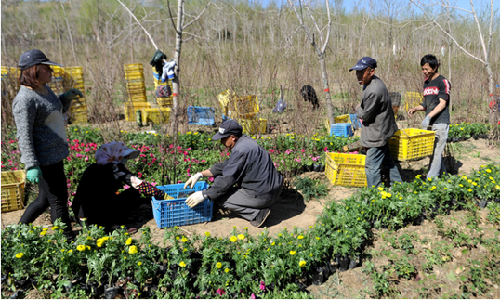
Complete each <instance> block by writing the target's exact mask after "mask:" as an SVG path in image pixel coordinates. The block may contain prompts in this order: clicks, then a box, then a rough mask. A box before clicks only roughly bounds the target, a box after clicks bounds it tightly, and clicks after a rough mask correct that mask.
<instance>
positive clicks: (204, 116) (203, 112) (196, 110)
mask: <svg viewBox="0 0 500 300" xmlns="http://www.w3.org/2000/svg"><path fill="white" fill-rule="evenodd" d="M187 112H188V119H189V124H198V125H214V124H215V111H214V109H213V108H211V107H199V106H189V107H188V110H187Z"/></svg>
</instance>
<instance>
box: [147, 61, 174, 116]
mask: <svg viewBox="0 0 500 300" xmlns="http://www.w3.org/2000/svg"><path fill="white" fill-rule="evenodd" d="M152 69H153V82H154V84H155V91H156V88H157V87H158V86H159V85H168V86H170V90H171V91H172V93H173V91H174V89H173V87H172V80H171V79H168V80H167V81H166V82H162V81H161V78H160V74H158V72H156V70H155V67H152ZM155 96H156V93H155ZM156 103H158V106H159V107H161V108H171V107H172V106H173V105H174V97H173V95H172V96H170V97H166V98H156Z"/></svg>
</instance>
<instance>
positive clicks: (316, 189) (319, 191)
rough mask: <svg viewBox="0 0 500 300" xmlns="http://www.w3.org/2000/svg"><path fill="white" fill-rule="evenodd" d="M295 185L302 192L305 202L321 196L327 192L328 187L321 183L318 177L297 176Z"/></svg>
mask: <svg viewBox="0 0 500 300" xmlns="http://www.w3.org/2000/svg"><path fill="white" fill-rule="evenodd" d="M295 187H296V188H297V190H300V191H301V192H302V195H304V200H305V201H306V202H307V201H309V199H310V198H311V197H312V198H321V197H324V196H326V195H327V194H328V187H327V186H326V185H325V184H324V183H321V181H320V180H319V179H311V178H309V177H307V176H306V177H298V178H297V179H296V180H295Z"/></svg>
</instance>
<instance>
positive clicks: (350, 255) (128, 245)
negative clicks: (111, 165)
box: [1, 165, 500, 298]
mask: <svg viewBox="0 0 500 300" xmlns="http://www.w3.org/2000/svg"><path fill="white" fill-rule="evenodd" d="M499 181H500V166H494V165H487V166H481V167H480V169H479V170H478V171H474V172H472V174H470V175H469V176H445V177H444V178H441V179H433V180H424V179H421V178H417V179H416V180H415V181H414V182H411V183H402V184H398V185H395V186H393V187H392V189H391V190H390V191H389V190H385V189H382V188H378V189H376V188H364V189H360V190H359V192H358V193H356V194H355V195H353V196H351V197H349V198H347V199H345V200H343V201H342V202H341V203H335V202H332V203H330V205H329V206H328V207H327V208H326V209H325V210H324V212H323V214H322V215H321V216H320V217H319V219H318V221H317V223H316V225H314V226H311V227H310V228H309V229H308V230H303V229H300V228H292V229H291V230H288V229H287V228H284V229H283V230H282V231H281V232H280V233H279V234H278V235H277V236H270V235H269V233H268V232H267V231H266V230H264V231H263V232H262V233H261V234H260V235H258V236H250V235H248V232H247V230H246V229H243V230H242V231H239V230H237V229H236V228H233V230H232V232H231V235H230V237H229V238H215V237H212V236H211V235H210V233H209V232H205V233H204V234H203V235H201V236H199V235H193V236H191V237H189V238H188V237H186V236H185V235H183V233H182V232H181V231H180V230H179V229H177V228H174V229H171V230H165V239H164V242H163V244H162V245H160V244H154V243H152V242H151V232H150V229H149V228H144V229H141V234H140V239H139V240H135V239H131V238H130V237H129V236H128V235H127V233H126V232H125V231H124V230H123V231H114V232H113V233H112V234H110V235H105V233H104V231H103V229H102V228H97V227H94V226H92V227H90V228H84V230H83V232H82V233H81V234H80V235H79V236H78V238H77V240H76V242H75V243H74V244H68V243H66V242H65V241H64V237H63V235H62V231H61V230H60V228H58V226H60V225H59V223H57V226H56V227H54V228H52V229H41V228H36V227H34V226H26V225H14V226H10V227H8V228H6V229H5V230H2V258H1V259H2V278H3V279H2V281H3V282H5V284H2V289H3V290H4V291H6V290H8V289H11V290H12V291H15V290H27V289H29V288H31V287H32V286H34V287H36V288H37V289H39V290H43V289H50V290H51V291H52V294H51V295H50V297H52V298H61V297H69V298H83V297H106V296H109V295H110V293H113V292H114V293H121V294H124V295H125V296H126V297H128V298H160V297H161V298H216V297H217V298H228V297H231V298H233V297H237V298H251V297H256V296H259V297H266V298H299V297H307V296H308V295H307V293H306V290H305V287H306V286H307V285H308V284H311V283H313V282H317V281H318V280H319V279H318V277H322V279H325V277H327V276H328V274H329V273H330V272H331V271H332V269H331V267H332V264H331V263H330V262H331V261H335V260H336V261H338V262H339V266H341V264H342V263H343V262H345V261H349V260H350V261H351V262H353V261H354V263H351V266H352V267H354V266H356V264H357V263H358V262H357V261H356V259H355V258H356V257H357V256H359V255H360V254H361V253H363V251H364V247H365V246H366V244H367V242H368V241H370V239H371V238H372V231H371V229H372V228H373V227H376V228H380V227H388V228H392V229H397V228H401V227H403V226H405V225H407V224H419V223H420V222H421V221H422V220H423V219H424V218H433V217H435V216H436V215H437V214H446V213H449V211H450V210H455V209H462V208H467V207H470V206H471V205H476V201H486V202H499V201H500V186H499ZM492 206H495V209H496V207H497V206H496V204H494V205H492ZM488 207H489V206H488ZM495 211H496V210H495ZM490 214H491V218H492V219H493V220H496V219H497V218H498V213H494V211H493V210H492V212H491V213H490ZM48 232H50V233H53V234H47V233H48ZM319 275H321V276H319Z"/></svg>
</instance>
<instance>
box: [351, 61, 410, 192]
mask: <svg viewBox="0 0 500 300" xmlns="http://www.w3.org/2000/svg"><path fill="white" fill-rule="evenodd" d="M376 67H377V61H376V60H375V59H373V58H370V57H363V58H362V59H360V60H359V61H358V62H357V63H356V65H355V66H354V67H352V68H351V69H349V72H350V71H352V70H355V71H356V77H357V79H358V83H359V84H360V85H361V86H363V92H362V96H361V103H360V104H358V105H357V106H356V115H357V117H358V118H360V119H362V120H363V123H362V129H361V145H362V146H363V147H365V148H366V149H367V150H366V160H365V174H366V182H367V185H368V187H379V186H380V185H381V184H382V176H381V171H382V165H385V166H386V167H387V169H388V170H389V181H390V184H391V186H392V184H394V182H401V181H402V180H401V174H400V173H399V170H398V167H397V165H396V164H395V162H394V160H393V159H392V157H391V153H390V152H389V145H388V141H389V138H390V137H391V136H393V135H394V133H395V132H396V131H397V130H398V126H397V124H396V119H395V118H394V111H393V110H392V103H391V98H390V97H389V91H388V90H387V87H386V86H385V84H384V83H383V82H382V80H380V78H378V77H377V76H375V68H376Z"/></svg>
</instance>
